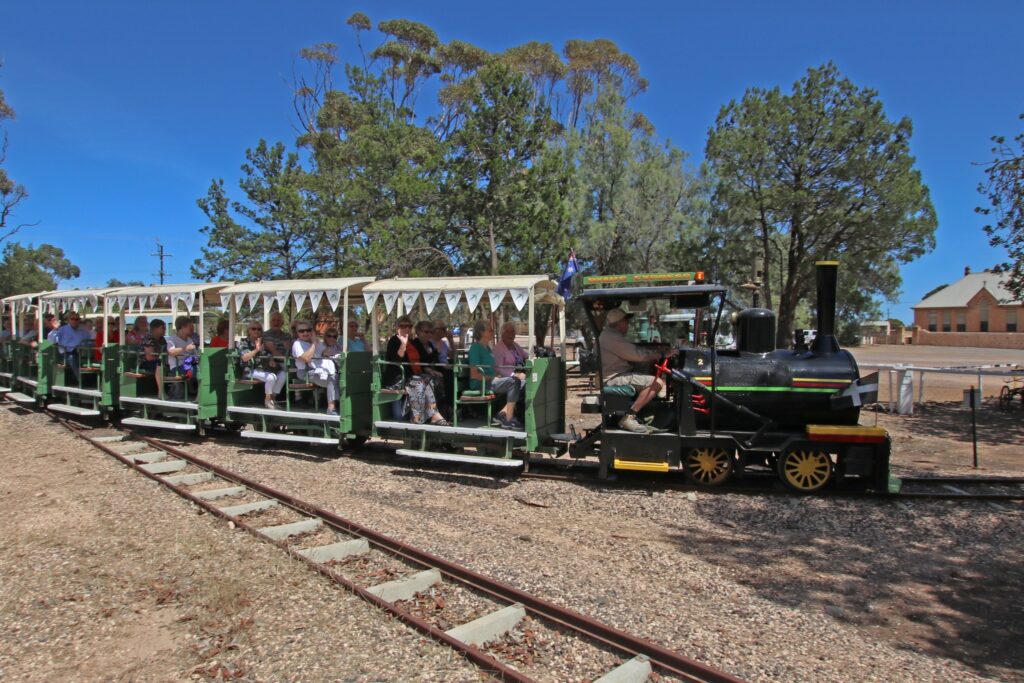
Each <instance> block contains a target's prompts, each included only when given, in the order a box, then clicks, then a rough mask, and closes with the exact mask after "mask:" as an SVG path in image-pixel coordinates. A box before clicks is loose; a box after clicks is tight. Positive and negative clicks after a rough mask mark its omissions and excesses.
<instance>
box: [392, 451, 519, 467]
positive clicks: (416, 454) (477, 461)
mask: <svg viewBox="0 0 1024 683" xmlns="http://www.w3.org/2000/svg"><path fill="white" fill-rule="evenodd" d="M395 454H396V455H404V456H405V457H407V458H417V459H419V460H437V461H441V462H462V463H467V464H470V465H483V466H485V467H522V466H523V461H522V460H520V459H512V458H488V457H487V456H484V455H460V454H458V453H434V452H433V451H417V450H412V449H409V448H399V449H398V450H397V451H395Z"/></svg>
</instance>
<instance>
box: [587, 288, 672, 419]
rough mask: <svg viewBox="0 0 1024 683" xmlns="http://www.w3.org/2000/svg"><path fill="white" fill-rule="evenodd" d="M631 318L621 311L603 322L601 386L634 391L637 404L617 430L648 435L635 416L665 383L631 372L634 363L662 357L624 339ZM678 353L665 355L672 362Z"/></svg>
mask: <svg viewBox="0 0 1024 683" xmlns="http://www.w3.org/2000/svg"><path fill="white" fill-rule="evenodd" d="M632 317H633V315H632V314H631V313H630V314H627V313H625V312H624V311H623V310H622V309H621V308H613V309H611V310H610V311H608V313H607V315H605V319H604V330H602V332H601V337H600V339H599V344H600V346H601V370H602V372H603V373H604V384H605V386H608V387H616V386H631V387H633V389H634V390H636V392H637V395H636V400H634V401H633V404H632V405H631V406H630V408H629V411H627V412H626V414H625V415H624V416H623V417H622V419H620V420H619V428H620V429H624V430H626V431H628V432H636V433H637V434H647V433H649V432H650V431H651V430H650V429H649V428H648V427H647V426H646V425H642V424H640V422H639V421H638V420H637V419H636V414H637V413H638V412H640V411H641V410H643V408H644V406H646V405H647V404H648V403H650V402H651V400H652V399H653V398H654V397H655V396H657V395H658V393H659V392H660V391H661V390H662V389H663V388H664V387H665V385H664V383H663V382H662V381H661V380H660V379H658V378H656V377H655V376H654V375H651V374H644V373H637V372H634V371H633V369H634V368H633V364H634V363H645V364H648V363H651V362H652V361H655V360H657V359H658V358H660V357H661V356H662V354H661V352H660V351H653V352H652V351H644V350H642V349H640V348H638V347H637V345H636V344H633V343H632V342H630V341H629V340H627V339H626V332H627V331H628V330H629V319H630V318H632ZM676 353H678V352H677V351H676V350H675V349H673V350H672V351H670V352H669V353H668V354H666V355H665V357H666V358H672V357H673V356H675V355H676Z"/></svg>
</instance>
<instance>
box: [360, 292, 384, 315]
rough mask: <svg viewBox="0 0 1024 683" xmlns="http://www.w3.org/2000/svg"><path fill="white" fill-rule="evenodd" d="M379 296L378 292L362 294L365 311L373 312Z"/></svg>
mask: <svg viewBox="0 0 1024 683" xmlns="http://www.w3.org/2000/svg"><path fill="white" fill-rule="evenodd" d="M378 296H380V292H363V301H365V302H366V308H367V310H371V311H372V310H373V307H374V306H376V305H377V297H378Z"/></svg>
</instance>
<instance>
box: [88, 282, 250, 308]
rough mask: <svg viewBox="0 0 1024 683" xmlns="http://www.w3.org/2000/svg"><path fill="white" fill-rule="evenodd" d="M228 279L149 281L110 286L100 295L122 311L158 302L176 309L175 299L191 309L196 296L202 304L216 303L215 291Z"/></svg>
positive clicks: (147, 306) (155, 305) (216, 292)
mask: <svg viewBox="0 0 1024 683" xmlns="http://www.w3.org/2000/svg"><path fill="white" fill-rule="evenodd" d="M230 284H232V283H230V282H192V283H187V284H180V285H152V286H149V287H121V288H119V289H112V290H110V291H109V292H107V293H106V294H104V298H105V299H106V300H107V301H108V302H109V303H110V309H111V310H112V311H114V310H118V309H120V310H122V311H123V312H125V313H131V312H132V311H137V312H139V313H141V312H142V311H144V310H151V309H154V308H156V307H158V306H161V307H167V308H170V309H171V311H172V312H173V311H176V310H177V309H178V302H179V301H180V302H181V303H183V304H185V309H186V310H187V311H188V312H190V313H191V312H192V307H193V306H194V305H195V303H196V300H197V299H200V298H201V299H202V301H203V304H204V305H207V306H209V305H216V304H218V303H220V300H219V299H218V298H217V294H218V293H219V292H220V290H222V289H224V288H225V287H227V286H228V285H230Z"/></svg>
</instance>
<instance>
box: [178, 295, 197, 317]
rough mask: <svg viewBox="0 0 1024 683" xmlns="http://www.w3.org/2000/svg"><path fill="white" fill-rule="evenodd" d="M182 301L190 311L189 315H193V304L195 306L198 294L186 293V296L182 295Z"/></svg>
mask: <svg viewBox="0 0 1024 683" xmlns="http://www.w3.org/2000/svg"><path fill="white" fill-rule="evenodd" d="M181 300H182V301H184V302H185V310H186V311H188V312H189V313H191V312H192V304H194V303H195V302H196V293H195V292H185V294H183V295H182V297H181Z"/></svg>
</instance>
